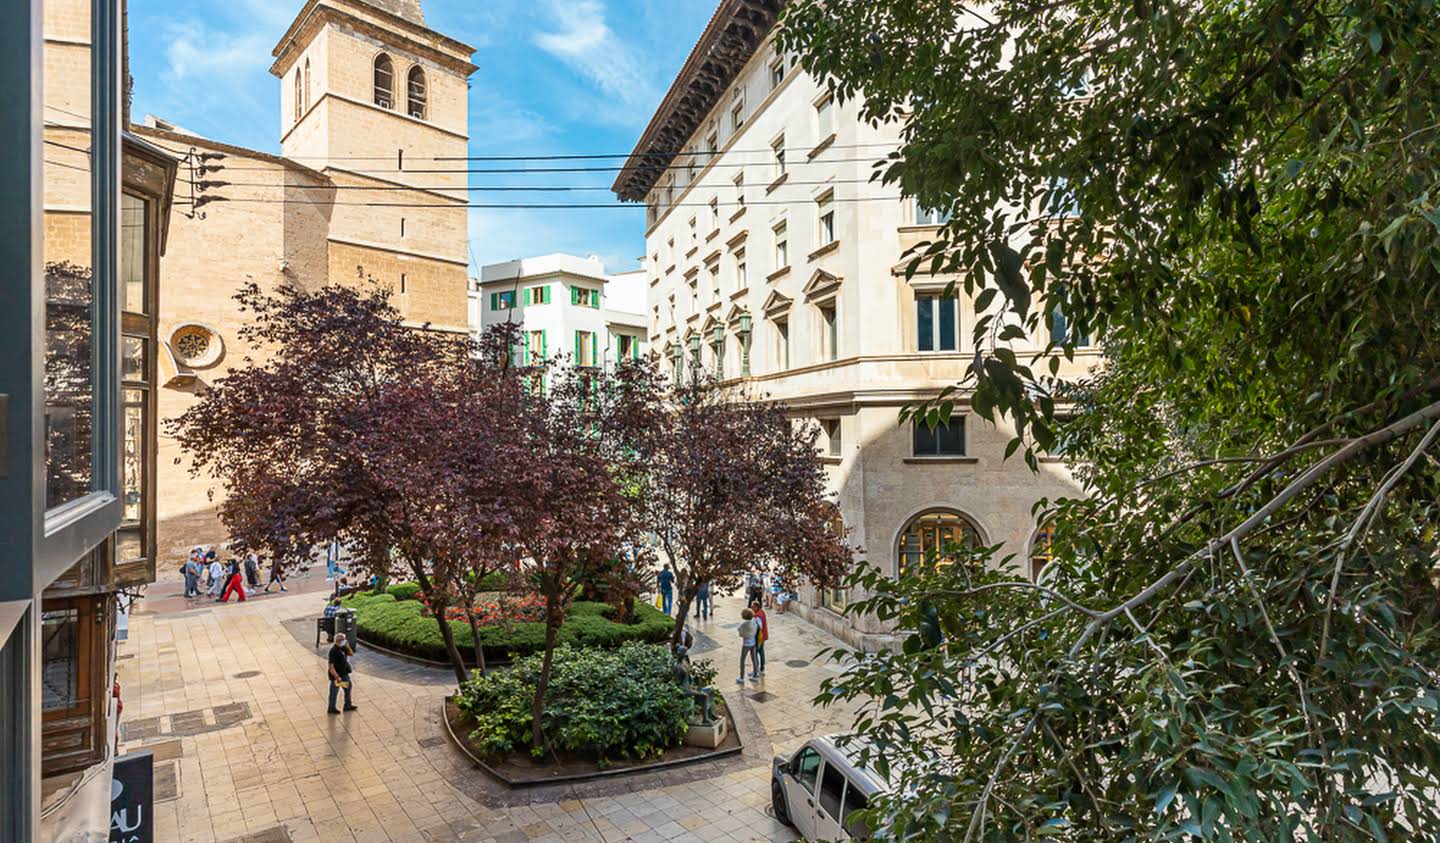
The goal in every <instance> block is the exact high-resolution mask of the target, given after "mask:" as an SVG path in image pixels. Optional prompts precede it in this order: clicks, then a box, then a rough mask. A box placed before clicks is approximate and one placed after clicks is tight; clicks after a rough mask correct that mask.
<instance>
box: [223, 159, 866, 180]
mask: <svg viewBox="0 0 1440 843" xmlns="http://www.w3.org/2000/svg"><path fill="white" fill-rule="evenodd" d="M772 163H774V162H772V161H712V162H710V163H709V164H706V165H705V167H758V166H764V165H766V164H772ZM873 163H875V159H874V158H816V159H814V160H811V161H789V162H787V163H786V166H787V167H807V166H817V165H820V164H873ZM225 169H226V170H231V171H234V170H269V169H272V168H271V167H240V166H236V165H233V164H227V165H226V166H225ZM626 169H629V168H627V167H624V166H613V167H612V166H606V167H469V168H453V169H451V168H427V167H421V168H416V169H410V168H408V167H407V168H405V169H394V170H370V171H369V172H361V171H356V175H361V176H379V175H395V174H399V173H406V174H409V175H417V174H433V173H448V174H452V175H460V174H462V173H468V174H477V175H521V174H525V173H618V172H620V171H622V170H626ZM661 169H662V170H688V169H690V165H688V164H670V165H668V166H666V167H663V168H661ZM696 169H697V170H698V169H704V167H700V166H699V165H696Z"/></svg>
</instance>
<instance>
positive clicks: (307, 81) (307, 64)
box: [305, 59, 310, 111]
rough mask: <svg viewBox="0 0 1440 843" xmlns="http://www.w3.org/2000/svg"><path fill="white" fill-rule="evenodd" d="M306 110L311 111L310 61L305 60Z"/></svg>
mask: <svg viewBox="0 0 1440 843" xmlns="http://www.w3.org/2000/svg"><path fill="white" fill-rule="evenodd" d="M305 110H306V111H309V110H310V60H309V59H306V60H305Z"/></svg>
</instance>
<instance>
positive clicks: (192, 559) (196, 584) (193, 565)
mask: <svg viewBox="0 0 1440 843" xmlns="http://www.w3.org/2000/svg"><path fill="white" fill-rule="evenodd" d="M180 571H181V572H182V573H183V574H185V596H186V597H199V596H200V548H198V547H196V548H191V550H190V556H189V558H187V559H186V560H185V566H184V567H183V568H181V569H180Z"/></svg>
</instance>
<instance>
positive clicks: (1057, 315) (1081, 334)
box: [1049, 292, 1090, 347]
mask: <svg viewBox="0 0 1440 843" xmlns="http://www.w3.org/2000/svg"><path fill="white" fill-rule="evenodd" d="M1063 295H1064V293H1063V292H1061V293H1060V296H1063ZM1049 322H1050V342H1053V343H1056V344H1060V345H1064V344H1066V343H1072V344H1074V345H1075V346H1076V347H1081V346H1087V345H1089V344H1090V332H1089V331H1081V330H1076V326H1075V324H1074V323H1073V322H1071V321H1070V319H1069V317H1067V316H1066V315H1065V309H1064V307H1063V306H1062V305H1061V303H1060V302H1059V301H1057V302H1056V303H1055V306H1054V307H1053V308H1051V310H1050V319H1049Z"/></svg>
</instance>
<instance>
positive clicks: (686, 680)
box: [671, 646, 715, 726]
mask: <svg viewBox="0 0 1440 843" xmlns="http://www.w3.org/2000/svg"><path fill="white" fill-rule="evenodd" d="M671 672H672V674H673V675H674V677H675V682H676V684H678V685H679V686H680V689H681V690H682V691H684V692H685V695H686V696H688V697H690V698H691V699H693V700H695V706H696V708H697V709H699V712H700V722H699V723H698V724H697V725H700V726H713V725H715V689H714V688H696V687H695V681H694V678H693V677H692V676H691V675H690V650H689V648H687V647H684V646H680V647H676V648H675V667H674V668H672V669H671Z"/></svg>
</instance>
